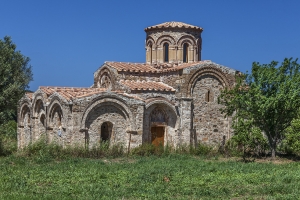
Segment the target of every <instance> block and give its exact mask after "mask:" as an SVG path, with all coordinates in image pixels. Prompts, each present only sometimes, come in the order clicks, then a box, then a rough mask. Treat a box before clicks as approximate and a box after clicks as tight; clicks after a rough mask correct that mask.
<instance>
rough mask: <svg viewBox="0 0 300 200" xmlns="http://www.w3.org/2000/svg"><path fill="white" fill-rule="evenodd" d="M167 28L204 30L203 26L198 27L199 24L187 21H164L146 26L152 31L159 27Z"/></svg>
mask: <svg viewBox="0 0 300 200" xmlns="http://www.w3.org/2000/svg"><path fill="white" fill-rule="evenodd" d="M166 28H185V29H193V30H197V31H200V32H202V31H203V28H201V27H198V26H194V25H191V24H186V23H183V22H174V21H172V22H164V23H161V24H157V25H154V26H149V27H147V28H145V31H146V32H147V31H150V30H157V29H166Z"/></svg>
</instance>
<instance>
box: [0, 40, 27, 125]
mask: <svg viewBox="0 0 300 200" xmlns="http://www.w3.org/2000/svg"><path fill="white" fill-rule="evenodd" d="M29 61H30V59H29V57H26V56H24V55H22V54H21V52H20V51H16V45H15V44H14V43H13V42H12V40H11V38H10V37H8V36H5V37H4V40H1V39H0V125H1V124H3V123H4V122H7V121H9V120H11V119H14V118H15V117H16V113H17V102H18V100H19V99H20V98H21V97H22V96H23V95H24V94H25V91H26V89H28V88H29V87H28V84H29V82H30V81H31V80H32V72H31V66H28V64H29Z"/></svg>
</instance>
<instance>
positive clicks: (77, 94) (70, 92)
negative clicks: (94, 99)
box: [40, 86, 142, 101]
mask: <svg viewBox="0 0 300 200" xmlns="http://www.w3.org/2000/svg"><path fill="white" fill-rule="evenodd" d="M40 89H41V90H43V91H44V92H45V93H46V95H47V97H49V96H51V95H52V94H53V93H55V92H57V93H59V94H60V95H61V96H63V97H64V98H65V99H66V100H68V101H69V100H72V99H75V98H82V97H88V96H92V95H94V94H100V93H103V92H106V91H107V89H105V88H76V87H50V86H40ZM111 92H113V93H117V94H119V95H123V96H126V97H129V98H134V99H138V100H142V99H141V98H140V97H137V96H134V95H129V94H126V93H124V91H121V90H115V91H111Z"/></svg>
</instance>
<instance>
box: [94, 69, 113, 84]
mask: <svg viewBox="0 0 300 200" xmlns="http://www.w3.org/2000/svg"><path fill="white" fill-rule="evenodd" d="M95 84H96V85H95V86H96V87H98V88H110V89H112V85H113V77H112V73H111V71H110V70H109V69H108V67H106V66H104V67H102V69H101V70H100V71H99V72H98V73H97V75H96V77H95Z"/></svg>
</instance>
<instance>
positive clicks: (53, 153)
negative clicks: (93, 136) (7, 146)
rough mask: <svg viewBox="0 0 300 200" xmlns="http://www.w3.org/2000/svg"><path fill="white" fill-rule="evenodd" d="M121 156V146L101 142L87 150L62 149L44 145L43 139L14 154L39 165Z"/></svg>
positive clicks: (69, 147) (55, 145) (75, 148)
mask: <svg viewBox="0 0 300 200" xmlns="http://www.w3.org/2000/svg"><path fill="white" fill-rule="evenodd" d="M123 155H124V150H123V146H122V145H113V146H109V143H108V142H102V143H101V144H99V145H98V146H94V147H92V148H90V149H88V148H85V147H83V146H76V145H75V146H68V147H62V146H60V145H58V144H56V143H50V144H46V142H45V139H43V138H41V139H40V140H38V141H37V142H35V143H33V144H30V145H28V146H27V147H26V148H24V149H22V150H20V151H18V152H17V153H16V156H19V157H28V158H30V159H34V160H35V161H36V162H39V163H43V162H50V161H52V160H64V159H68V158H103V157H108V158H109V157H112V158H115V157H120V156H123Z"/></svg>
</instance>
